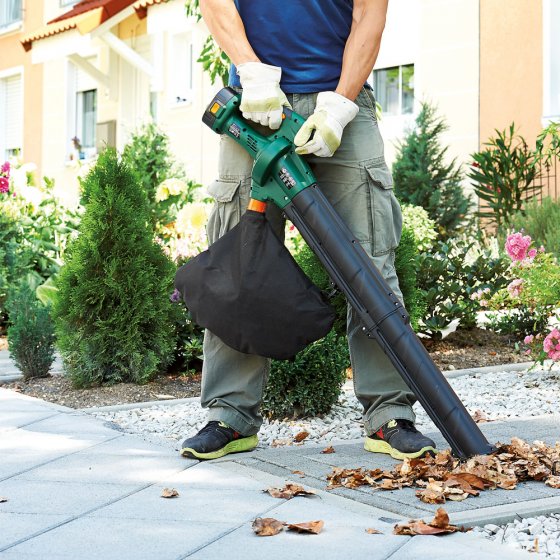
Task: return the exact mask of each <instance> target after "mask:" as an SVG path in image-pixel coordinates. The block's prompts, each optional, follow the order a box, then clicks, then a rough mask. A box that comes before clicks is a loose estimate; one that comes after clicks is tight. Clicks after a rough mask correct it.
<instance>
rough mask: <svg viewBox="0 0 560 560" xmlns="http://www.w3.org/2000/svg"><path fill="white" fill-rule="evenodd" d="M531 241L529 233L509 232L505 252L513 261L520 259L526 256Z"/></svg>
mask: <svg viewBox="0 0 560 560" xmlns="http://www.w3.org/2000/svg"><path fill="white" fill-rule="evenodd" d="M531 241H532V240H531V236H529V235H523V234H522V233H521V232H517V233H511V234H510V235H508V237H507V240H506V251H507V254H508V255H509V256H510V258H511V259H512V260H514V261H522V260H523V259H524V258H525V257H526V256H527V251H528V249H529V246H530V245H531Z"/></svg>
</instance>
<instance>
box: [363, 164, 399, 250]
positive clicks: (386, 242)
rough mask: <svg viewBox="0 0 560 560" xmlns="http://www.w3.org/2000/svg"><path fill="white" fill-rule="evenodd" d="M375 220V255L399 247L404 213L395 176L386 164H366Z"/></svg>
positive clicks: (373, 238)
mask: <svg viewBox="0 0 560 560" xmlns="http://www.w3.org/2000/svg"><path fill="white" fill-rule="evenodd" d="M366 172H367V175H368V184H369V190H370V197H371V198H370V200H371V214H372V220H373V235H372V245H373V248H372V249H373V255H383V254H385V253H388V252H389V251H392V250H393V249H395V248H396V247H397V245H398V244H399V241H400V238H401V229H402V213H401V208H400V205H399V202H398V200H397V198H396V197H395V194H394V193H393V178H392V177H391V172H390V171H389V169H388V168H387V166H386V165H385V163H382V164H381V165H378V166H376V165H373V164H369V165H366Z"/></svg>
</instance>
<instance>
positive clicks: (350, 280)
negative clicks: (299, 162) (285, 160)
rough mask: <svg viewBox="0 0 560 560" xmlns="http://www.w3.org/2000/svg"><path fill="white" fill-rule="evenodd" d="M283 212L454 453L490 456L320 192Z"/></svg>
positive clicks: (307, 192) (311, 191) (300, 197)
mask: <svg viewBox="0 0 560 560" xmlns="http://www.w3.org/2000/svg"><path fill="white" fill-rule="evenodd" d="M284 212H285V214H286V216H287V217H288V218H289V219H290V220H291V221H292V223H293V224H294V225H295V226H296V228H297V229H298V230H299V232H300V233H301V235H302V237H303V238H304V239H305V241H306V242H307V243H308V244H309V245H310V247H311V248H312V249H313V251H314V252H315V254H316V255H317V257H318V258H319V260H320V261H321V262H322V263H323V265H324V266H325V268H326V269H327V271H328V273H329V274H330V276H331V278H332V279H333V281H334V282H335V283H336V284H337V285H338V287H339V288H340V289H341V290H342V291H343V292H344V294H345V295H346V297H347V298H348V301H349V303H350V304H351V305H352V306H353V307H354V309H355V310H356V311H357V313H358V314H359V316H360V318H361V320H362V322H363V325H364V326H363V329H364V332H365V334H367V336H368V337H370V338H374V339H376V340H377V342H378V343H379V344H380V345H381V347H382V348H383V350H384V351H385V353H386V354H387V356H388V357H389V359H390V360H391V362H392V363H393V365H394V366H395V368H396V369H397V370H398V372H399V373H400V375H401V376H402V378H403V379H404V381H405V382H406V384H407V385H408V386H409V387H410V389H411V390H412V391H413V392H414V394H415V395H416V396H417V398H418V400H419V401H420V403H421V404H422V406H423V407H424V409H425V410H426V412H427V413H428V415H429V416H430V418H431V419H432V420H433V422H434V424H435V425H436V426H437V427H438V428H439V430H440V431H441V432H442V434H443V436H444V437H445V439H446V440H447V441H448V442H449V444H450V445H451V448H452V451H453V453H454V454H455V455H456V456H458V457H461V458H467V457H470V456H472V455H486V454H488V453H491V452H492V451H493V450H494V448H493V447H492V446H491V445H490V444H489V443H488V441H487V440H486V438H485V437H484V435H483V434H482V432H481V431H480V429H479V427H478V426H477V425H476V423H475V421H474V420H473V419H472V418H471V416H470V415H469V413H468V412H467V410H466V409H465V407H464V406H463V403H462V402H461V401H460V399H459V397H458V396H457V395H456V394H455V392H454V391H453V389H452V388H451V386H450V385H449V383H448V381H447V380H446V379H445V377H444V376H443V375H442V373H441V372H440V371H439V369H438V368H437V366H436V365H435V364H434V362H433V361H432V359H431V357H430V355H429V354H428V352H427V351H426V349H425V348H424V346H423V345H422V343H421V342H420V340H419V339H418V337H417V336H416V334H415V333H414V331H413V330H412V328H411V326H410V324H409V323H410V321H409V317H408V314H407V313H406V311H405V309H404V307H403V306H402V304H401V303H400V301H399V300H398V299H397V297H396V296H395V295H394V294H393V293H391V290H390V288H389V286H388V285H387V283H386V282H385V280H384V279H383V277H382V276H381V274H380V273H379V272H378V270H377V269H376V267H375V265H374V264H373V263H372V262H371V260H370V258H369V257H368V255H367V253H366V252H365V251H364V249H363V247H362V246H361V245H360V243H358V242H357V241H356V239H355V238H354V236H353V235H352V232H351V231H350V230H349V229H348V227H347V226H346V224H344V222H343V221H342V219H341V218H340V217H339V216H338V214H337V213H336V212H335V211H334V210H333V208H332V206H331V205H330V203H329V202H328V201H327V199H326V198H325V196H324V195H323V193H322V192H321V191H320V190H319V189H318V188H316V187H314V186H311V187H308V188H306V189H304V190H302V191H301V192H300V193H298V194H297V195H296V196H295V197H294V198H293V199H292V201H291V202H290V203H289V204H288V205H287V206H286V207H285V208H284Z"/></svg>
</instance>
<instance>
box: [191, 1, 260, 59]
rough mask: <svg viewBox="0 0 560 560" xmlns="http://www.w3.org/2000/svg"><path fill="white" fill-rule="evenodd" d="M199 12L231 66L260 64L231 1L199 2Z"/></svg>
mask: <svg viewBox="0 0 560 560" xmlns="http://www.w3.org/2000/svg"><path fill="white" fill-rule="evenodd" d="M200 12H201V13H202V17H203V18H204V22H205V23H206V25H207V26H208V29H209V30H210V33H211V34H212V36H213V37H214V40H215V41H216V43H218V46H219V47H220V48H221V49H222V50H223V51H224V52H225V53H226V54H227V55H228V56H229V58H230V60H231V61H232V62H233V64H235V65H236V66H238V65H239V64H242V63H244V62H260V61H259V58H258V56H257V55H256V54H255V51H253V48H252V47H251V45H250V44H249V41H248V39H247V35H246V33H245V27H244V25H243V22H242V21H241V17H240V16H239V12H238V11H237V8H236V7H235V4H234V2H233V0H200Z"/></svg>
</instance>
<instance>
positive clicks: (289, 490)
mask: <svg viewBox="0 0 560 560" xmlns="http://www.w3.org/2000/svg"><path fill="white" fill-rule="evenodd" d="M264 492H268V493H269V494H270V495H271V496H272V497H273V498H281V499H283V500H291V499H292V498H293V497H295V496H315V492H311V491H309V490H306V489H305V488H304V487H303V486H300V485H299V484H294V483H293V482H288V483H287V484H286V485H285V486H284V488H267V489H266V490H264Z"/></svg>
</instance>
